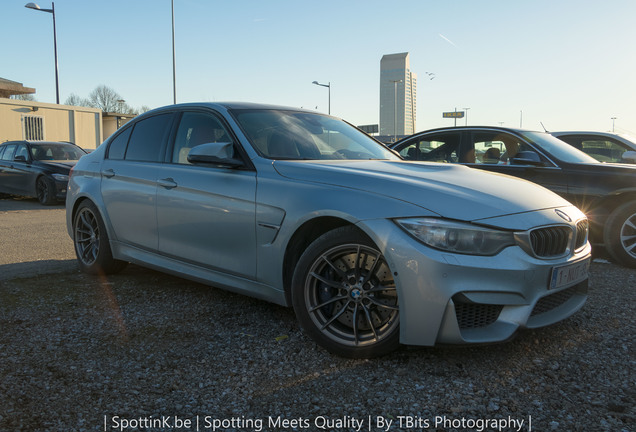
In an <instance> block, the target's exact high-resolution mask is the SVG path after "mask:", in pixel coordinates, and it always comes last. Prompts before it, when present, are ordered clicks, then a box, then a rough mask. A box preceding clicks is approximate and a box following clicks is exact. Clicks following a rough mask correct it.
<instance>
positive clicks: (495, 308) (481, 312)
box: [455, 303, 503, 329]
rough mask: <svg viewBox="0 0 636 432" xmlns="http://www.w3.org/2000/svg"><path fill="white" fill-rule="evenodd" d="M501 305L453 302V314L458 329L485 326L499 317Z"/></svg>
mask: <svg viewBox="0 0 636 432" xmlns="http://www.w3.org/2000/svg"><path fill="white" fill-rule="evenodd" d="M502 309H503V306H501V305H491V304H479V303H455V314H456V315H457V324H458V325H459V328H460V329H472V328H480V327H486V326H488V325H490V324H492V323H494V322H495V321H497V318H499V314H500V313H501V310H502Z"/></svg>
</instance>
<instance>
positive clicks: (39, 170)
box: [0, 141, 86, 205]
mask: <svg viewBox="0 0 636 432" xmlns="http://www.w3.org/2000/svg"><path fill="white" fill-rule="evenodd" d="M85 154H86V152H85V151H84V150H82V149H81V148H80V147H78V146H76V145H75V144H71V143H64V142H51V141H7V142H4V143H2V144H1V145H0V193H5V194H10V195H21V196H28V197H35V198H37V199H38V201H40V203H41V204H43V205H51V204H54V203H56V202H57V201H63V200H64V199H65V198H66V187H67V184H68V175H69V171H70V170H71V168H72V167H73V166H74V165H75V163H76V162H77V161H78V160H79V158H80V157H82V156H84V155H85Z"/></svg>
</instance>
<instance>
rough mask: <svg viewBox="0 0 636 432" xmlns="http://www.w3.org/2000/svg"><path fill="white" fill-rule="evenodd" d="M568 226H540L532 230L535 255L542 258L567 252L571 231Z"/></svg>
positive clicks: (531, 239) (531, 238) (531, 236)
mask: <svg viewBox="0 0 636 432" xmlns="http://www.w3.org/2000/svg"><path fill="white" fill-rule="evenodd" d="M571 232H572V230H571V229H570V228H569V227H567V226H552V227H545V228H538V229H535V230H532V231H531V232H530V241H531V243H532V250H533V251H534V253H535V255H536V256H538V257H541V258H547V257H555V256H559V255H563V254H565V253H566V252H567V249H568V242H569V239H570V233H571Z"/></svg>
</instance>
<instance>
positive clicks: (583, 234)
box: [574, 220, 590, 250]
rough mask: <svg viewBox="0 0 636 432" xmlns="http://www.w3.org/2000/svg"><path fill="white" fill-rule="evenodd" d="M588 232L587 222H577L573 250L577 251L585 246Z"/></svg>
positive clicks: (588, 225)
mask: <svg viewBox="0 0 636 432" xmlns="http://www.w3.org/2000/svg"><path fill="white" fill-rule="evenodd" d="M589 230H590V224H589V223H588V221H587V220H582V221H579V222H577V224H576V241H575V244H574V249H575V250H578V249H581V248H582V247H583V246H585V243H587V236H588V232H589Z"/></svg>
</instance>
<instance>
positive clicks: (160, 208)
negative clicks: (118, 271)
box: [157, 111, 256, 278]
mask: <svg viewBox="0 0 636 432" xmlns="http://www.w3.org/2000/svg"><path fill="white" fill-rule="evenodd" d="M212 142H234V146H235V151H237V150H238V144H237V143H236V141H235V139H234V138H233V135H232V134H231V133H230V130H229V128H228V127H227V126H226V124H225V123H224V122H223V121H222V119H221V117H220V116H217V115H216V114H214V113H213V112H211V111H186V112H184V113H183V114H182V116H181V118H180V122H179V125H178V127H177V128H176V134H175V135H174V141H173V145H172V147H171V150H170V151H169V152H168V155H167V162H168V163H166V165H165V166H164V167H163V169H162V175H161V177H160V178H159V179H158V182H159V187H158V189H157V223H158V231H159V251H160V253H161V254H164V255H167V256H171V257H175V258H177V259H179V260H182V261H185V262H188V263H192V264H195V265H199V266H202V267H206V268H208V269H212V270H219V271H223V272H228V273H231V274H233V275H237V276H241V277H247V278H254V277H255V275H256V224H255V218H256V215H255V200H256V173H255V172H254V171H252V170H248V169H231V168H224V167H220V166H215V165H207V164H206V165H193V164H190V163H189V162H188V160H187V155H188V152H189V151H190V149H192V148H194V147H196V146H197V145H200V144H206V143H212Z"/></svg>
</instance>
